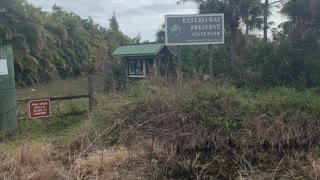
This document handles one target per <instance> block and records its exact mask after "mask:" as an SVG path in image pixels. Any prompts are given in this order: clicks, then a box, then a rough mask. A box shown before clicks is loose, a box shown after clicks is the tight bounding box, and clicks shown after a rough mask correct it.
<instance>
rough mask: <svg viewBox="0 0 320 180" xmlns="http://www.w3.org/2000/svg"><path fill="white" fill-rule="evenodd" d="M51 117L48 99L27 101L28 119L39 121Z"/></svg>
mask: <svg viewBox="0 0 320 180" xmlns="http://www.w3.org/2000/svg"><path fill="white" fill-rule="evenodd" d="M50 116H51V109H50V99H42V100H35V101H29V117H30V119H39V118H45V117H50Z"/></svg>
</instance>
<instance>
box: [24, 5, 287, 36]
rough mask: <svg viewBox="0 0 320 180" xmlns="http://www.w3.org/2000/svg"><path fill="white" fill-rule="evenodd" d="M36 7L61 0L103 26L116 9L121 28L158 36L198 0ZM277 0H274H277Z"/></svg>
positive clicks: (277, 18)
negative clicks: (170, 19)
mask: <svg viewBox="0 0 320 180" xmlns="http://www.w3.org/2000/svg"><path fill="white" fill-rule="evenodd" d="M28 1H29V2H30V3H31V4H33V5H34V6H36V7H42V8H43V10H45V11H51V9H52V6H53V5H54V4H57V5H58V6H60V7H62V8H63V9H64V10H66V11H68V12H74V13H76V14H78V15H80V16H81V17H82V18H88V17H89V16H90V17H92V18H93V19H94V21H95V22H96V23H98V24H100V25H101V26H104V27H108V26H109V19H110V18H111V16H112V13H113V11H115V12H116V15H117V19H118V22H119V25H120V29H121V31H122V32H123V33H124V34H126V35H128V36H129V37H135V36H137V35H138V34H139V33H140V35H141V36H142V39H143V40H149V41H153V40H155V34H156V32H157V31H158V30H159V29H160V25H161V24H162V23H164V15H166V14H196V13H197V12H198V9H197V5H196V4H195V3H191V2H188V3H182V4H179V5H177V0H131V1H128V0H28ZM273 1H275V0H271V2H273ZM278 11H279V9H277V8H273V9H272V12H273V15H272V16H271V17H270V21H274V22H275V25H273V26H272V28H274V27H277V26H278V25H279V24H280V23H281V22H283V21H284V20H285V19H284V17H283V16H281V15H280V13H279V12H278Z"/></svg>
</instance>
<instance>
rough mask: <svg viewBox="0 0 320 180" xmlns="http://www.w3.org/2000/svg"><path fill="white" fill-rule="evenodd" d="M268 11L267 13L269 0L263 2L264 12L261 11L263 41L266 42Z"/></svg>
mask: <svg viewBox="0 0 320 180" xmlns="http://www.w3.org/2000/svg"><path fill="white" fill-rule="evenodd" d="M268 13H269V0H265V2H264V13H263V41H264V42H265V43H267V42H268Z"/></svg>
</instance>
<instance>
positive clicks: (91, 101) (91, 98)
mask: <svg viewBox="0 0 320 180" xmlns="http://www.w3.org/2000/svg"><path fill="white" fill-rule="evenodd" d="M88 85H89V111H90V112H91V111H92V109H93V105H94V103H95V99H94V88H93V77H92V76H91V75H89V76H88Z"/></svg>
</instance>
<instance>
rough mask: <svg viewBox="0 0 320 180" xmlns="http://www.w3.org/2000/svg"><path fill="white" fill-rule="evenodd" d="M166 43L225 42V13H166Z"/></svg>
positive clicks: (199, 43) (174, 44)
mask: <svg viewBox="0 0 320 180" xmlns="http://www.w3.org/2000/svg"><path fill="white" fill-rule="evenodd" d="M165 26H166V45H168V46H170V45H171V46H176V45H201V44H224V14H197V15H166V16H165Z"/></svg>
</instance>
